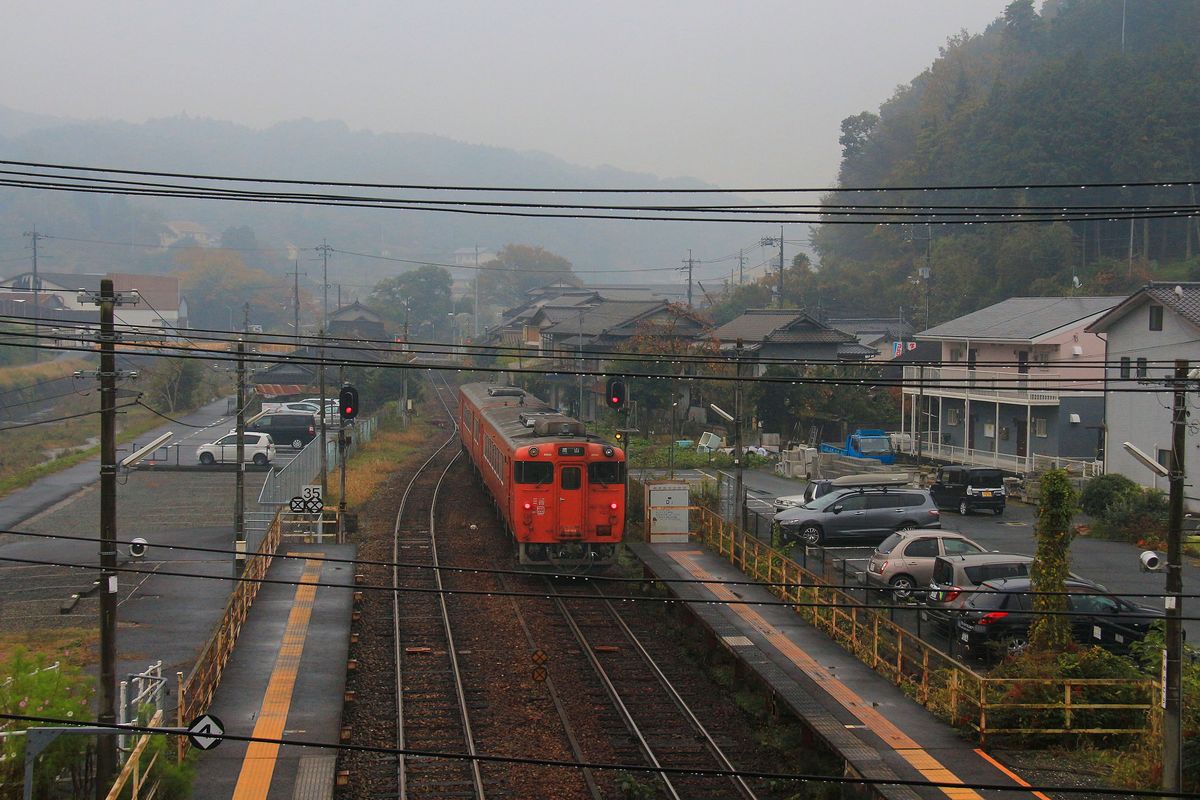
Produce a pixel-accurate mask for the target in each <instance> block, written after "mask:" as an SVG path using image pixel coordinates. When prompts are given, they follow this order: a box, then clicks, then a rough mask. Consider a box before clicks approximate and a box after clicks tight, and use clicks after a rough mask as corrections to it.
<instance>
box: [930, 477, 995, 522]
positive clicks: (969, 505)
mask: <svg viewBox="0 0 1200 800" xmlns="http://www.w3.org/2000/svg"><path fill="white" fill-rule="evenodd" d="M929 493H930V494H931V495H933V499H934V501H935V502H936V503H937V504H938V508H956V509H958V513H960V514H962V515H963V516H966V515H967V514H970V513H971V512H972V511H975V510H976V509H980V508H986V509H989V510H990V511H991V512H992V513H993V514H1003V513H1004V473H1002V472H1001V471H1000V470H998V469H993V468H991V467H963V466H949V467H941V468H939V469H938V474H937V480H936V481H935V482H934V484H933V485H932V486H930V487H929Z"/></svg>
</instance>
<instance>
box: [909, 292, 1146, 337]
mask: <svg viewBox="0 0 1200 800" xmlns="http://www.w3.org/2000/svg"><path fill="white" fill-rule="evenodd" d="M1122 299H1123V298H1120V297H1010V298H1009V299H1007V300H1004V301H1001V302H999V303H996V304H995V305H990V306H988V307H987V308H981V309H979V310H978V311H974V312H972V313H970V314H967V315H965V316H962V317H959V318H958V319H952V320H950V321H949V322H943V323H942V324H941V325H936V326H934V327H932V328H930V329H929V330H926V331H922V332H920V333H918V334H917V338H918V339H979V340H988V339H1000V340H1005V341H1012V340H1016V341H1029V340H1032V339H1036V338H1037V337H1039V336H1042V335H1043V334H1047V333H1050V332H1051V331H1056V330H1058V329H1059V328H1062V327H1064V326H1066V325H1070V324H1072V323H1075V322H1081V321H1083V320H1086V319H1088V318H1090V317H1094V316H1096V315H1098V314H1103V313H1104V312H1105V311H1108V310H1109V309H1111V308H1113V307H1114V306H1116V305H1117V304H1118V303H1120V302H1121V300H1122Z"/></svg>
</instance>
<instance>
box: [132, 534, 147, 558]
mask: <svg viewBox="0 0 1200 800" xmlns="http://www.w3.org/2000/svg"><path fill="white" fill-rule="evenodd" d="M147 548H148V544H147V543H146V540H145V539H142V538H141V537H139V538H137V539H134V540H132V541H130V542H129V557H130V558H135V559H137V560H138V561H141V560H142V559H143V558H145V557H146V550H147Z"/></svg>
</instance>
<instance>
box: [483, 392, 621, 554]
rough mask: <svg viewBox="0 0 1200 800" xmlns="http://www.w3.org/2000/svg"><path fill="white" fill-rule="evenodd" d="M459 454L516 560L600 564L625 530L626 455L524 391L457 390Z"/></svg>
mask: <svg viewBox="0 0 1200 800" xmlns="http://www.w3.org/2000/svg"><path fill="white" fill-rule="evenodd" d="M459 413H460V414H461V419H460V425H459V436H460V438H461V440H462V448H463V452H465V453H466V454H467V455H468V456H469V457H470V459H471V463H472V465H473V467H474V469H475V472H476V474H477V475H478V476H479V479H480V482H481V483H482V484H483V486H484V488H486V489H487V492H488V494H490V495H491V497H492V502H493V504H494V505H495V507H496V510H497V513H498V514H499V516H500V518H501V520H502V521H503V522H504V525H505V527H506V529H507V530H508V532H509V534H510V535H511V536H512V537H513V541H514V543H515V545H516V550H517V557H518V560H519V561H520V563H521V564H525V565H540V566H555V567H560V566H603V565H608V564H612V563H614V562H615V561H616V557H617V549H618V546H619V545H620V543H621V540H622V538H623V536H624V534H625V453H624V451H623V450H621V449H620V448H619V447H616V446H614V445H612V444H611V443H609V442H605V441H602V440H601V439H600V438H599V437H597V436H594V435H591V434H588V433H587V430H586V428H585V427H584V424H583V423H582V422H579V421H578V420H575V419H572V418H571V417H566V416H563V415H562V414H559V413H558V412H557V411H555V410H554V409H553V408H551V407H550V406H549V405H547V404H546V403H544V402H543V401H541V400H539V399H537V398H536V397H534V396H532V395H530V394H527V393H526V392H525V391H524V390H523V389H519V388H516V387H510V386H498V385H496V384H489V383H469V384H466V385H464V386H462V387H461V388H460V389H459Z"/></svg>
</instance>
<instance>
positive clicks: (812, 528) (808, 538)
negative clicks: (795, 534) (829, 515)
mask: <svg viewBox="0 0 1200 800" xmlns="http://www.w3.org/2000/svg"><path fill="white" fill-rule="evenodd" d="M821 539H822V536H821V527H820V526H819V525H813V524H812V523H809V524H808V525H805V526H804V527H803V528H801V529H800V541H802V542H804V544H805V545H807V546H808V547H816V546H817V545H819V544H820V543H821Z"/></svg>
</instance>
